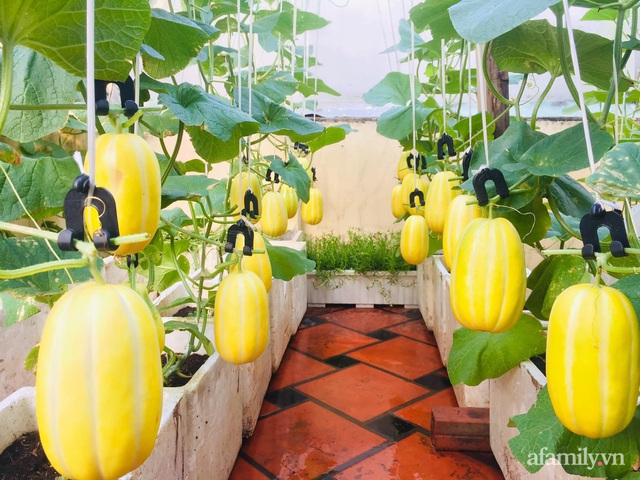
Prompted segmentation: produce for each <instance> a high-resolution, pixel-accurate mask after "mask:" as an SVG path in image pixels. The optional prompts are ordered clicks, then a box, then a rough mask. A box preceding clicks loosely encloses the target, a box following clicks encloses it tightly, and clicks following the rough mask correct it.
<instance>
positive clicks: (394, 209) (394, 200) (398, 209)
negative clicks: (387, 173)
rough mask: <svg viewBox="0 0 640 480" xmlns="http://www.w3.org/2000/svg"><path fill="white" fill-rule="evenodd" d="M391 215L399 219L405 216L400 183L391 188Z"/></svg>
mask: <svg viewBox="0 0 640 480" xmlns="http://www.w3.org/2000/svg"><path fill="white" fill-rule="evenodd" d="M391 213H392V214H393V216H394V217H395V218H400V217H401V216H402V215H404V214H405V210H404V202H403V200H402V184H401V183H399V184H397V185H396V186H395V187H393V191H392V192H391Z"/></svg>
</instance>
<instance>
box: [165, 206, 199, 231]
mask: <svg viewBox="0 0 640 480" xmlns="http://www.w3.org/2000/svg"><path fill="white" fill-rule="evenodd" d="M160 217H161V218H162V219H163V220H166V221H167V222H169V223H172V224H174V225H177V226H178V227H185V226H187V225H192V224H193V220H191V217H190V216H188V215H187V214H186V213H184V210H182V209H181V208H178V207H176V208H168V209H164V210H162V212H160Z"/></svg>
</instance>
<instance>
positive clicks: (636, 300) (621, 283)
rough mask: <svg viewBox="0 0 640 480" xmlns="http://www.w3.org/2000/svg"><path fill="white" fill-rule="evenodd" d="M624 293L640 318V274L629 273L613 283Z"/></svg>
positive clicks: (614, 286)
mask: <svg viewBox="0 0 640 480" xmlns="http://www.w3.org/2000/svg"><path fill="white" fill-rule="evenodd" d="M611 286H612V287H613V288H616V289H618V290H620V291H621V292H622V293H624V294H625V295H626V296H627V298H628V299H629V301H630V302H631V304H632V305H633V308H634V309H635V311H636V315H638V318H640V275H629V276H628V277H624V278H621V279H620V280H618V281H617V282H616V283H614V284H613V285H611Z"/></svg>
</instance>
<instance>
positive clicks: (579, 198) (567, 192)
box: [549, 175, 595, 218]
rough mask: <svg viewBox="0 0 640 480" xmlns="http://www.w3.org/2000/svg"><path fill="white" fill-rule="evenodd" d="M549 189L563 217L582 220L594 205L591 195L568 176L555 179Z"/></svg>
mask: <svg viewBox="0 0 640 480" xmlns="http://www.w3.org/2000/svg"><path fill="white" fill-rule="evenodd" d="M549 189H550V193H551V195H552V196H553V198H554V199H555V200H556V202H557V203H558V210H560V212H561V213H562V214H563V215H568V216H571V217H574V218H582V217H584V216H585V215H586V214H587V213H589V210H590V209H591V206H592V205H593V204H594V203H595V198H594V197H593V195H592V194H591V193H590V192H589V191H588V190H587V189H586V188H584V187H583V186H582V184H581V183H579V182H577V181H576V180H574V179H573V178H571V177H570V176H569V175H561V176H559V177H555V178H554V180H553V183H552V184H551V185H550V187H549Z"/></svg>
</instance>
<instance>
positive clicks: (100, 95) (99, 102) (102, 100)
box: [94, 77, 138, 118]
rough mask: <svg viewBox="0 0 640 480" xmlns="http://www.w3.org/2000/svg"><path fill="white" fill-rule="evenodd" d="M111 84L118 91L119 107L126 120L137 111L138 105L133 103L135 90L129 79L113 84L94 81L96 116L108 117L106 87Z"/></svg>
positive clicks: (108, 81) (104, 81)
mask: <svg viewBox="0 0 640 480" xmlns="http://www.w3.org/2000/svg"><path fill="white" fill-rule="evenodd" d="M110 83H113V84H115V85H117V87H118V88H119V89H120V105H121V106H122V108H124V115H125V116H126V117H127V118H131V117H133V116H134V115H135V114H136V112H137V111H138V104H137V103H136V101H135V98H136V90H135V85H134V83H133V79H132V78H131V77H127V79H126V80H125V81H124V82H113V81H111V80H95V81H94V86H95V92H96V115H100V116H105V115H109V101H108V100H107V85H109V84H110Z"/></svg>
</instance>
